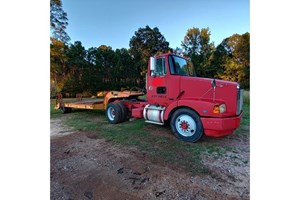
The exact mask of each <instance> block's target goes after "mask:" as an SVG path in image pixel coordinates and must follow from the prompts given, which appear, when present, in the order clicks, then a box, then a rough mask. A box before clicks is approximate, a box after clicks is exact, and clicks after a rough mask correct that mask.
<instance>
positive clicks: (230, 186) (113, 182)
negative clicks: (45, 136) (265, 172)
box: [50, 119, 250, 200]
mask: <svg viewBox="0 0 300 200" xmlns="http://www.w3.org/2000/svg"><path fill="white" fill-rule="evenodd" d="M246 129H247V128H246ZM245 131H249V130H245ZM248 139H249V138H248ZM228 145H237V146H238V147H239V148H238V149H239V152H232V153H228V155H224V156H222V157H221V158H218V159H216V158H214V157H212V156H207V157H204V158H203V159H204V160H205V164H206V165H207V167H209V169H210V173H207V174H203V175H197V176H193V175H191V174H190V173H189V172H186V171H184V170H182V168H179V167H177V166H168V164H167V163H165V162H164V161H163V160H161V159H159V158H157V159H153V158H151V159H150V157H149V156H148V155H147V152H140V151H138V150H137V149H135V148H129V147H124V146H119V145H116V144H113V143H112V142H111V141H108V140H105V139H103V138H98V136H97V135H96V134H95V133H92V132H74V131H72V129H70V128H68V127H65V126H63V123H61V122H60V120H57V119H56V120H52V119H51V174H50V176H51V199H74V200H75V199H80V200H81V199H94V200H96V199H118V200H119V199H249V196H250V195H249V191H250V188H249V184H250V183H249V182H250V181H249V140H247V138H246V140H245V139H244V138H240V139H239V138H237V139H235V140H234V141H233V140H230V139H228ZM178 165H180V163H178Z"/></svg>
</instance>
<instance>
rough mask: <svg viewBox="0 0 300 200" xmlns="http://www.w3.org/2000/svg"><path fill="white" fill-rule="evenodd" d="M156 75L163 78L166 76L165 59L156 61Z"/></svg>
mask: <svg viewBox="0 0 300 200" xmlns="http://www.w3.org/2000/svg"><path fill="white" fill-rule="evenodd" d="M155 73H156V74H157V75H158V76H163V75H165V74H166V62H165V58H158V59H156V63H155Z"/></svg>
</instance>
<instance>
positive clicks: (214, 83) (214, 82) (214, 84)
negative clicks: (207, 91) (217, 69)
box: [211, 79, 217, 89]
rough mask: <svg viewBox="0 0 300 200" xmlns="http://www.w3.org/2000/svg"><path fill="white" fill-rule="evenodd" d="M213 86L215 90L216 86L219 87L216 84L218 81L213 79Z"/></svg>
mask: <svg viewBox="0 0 300 200" xmlns="http://www.w3.org/2000/svg"><path fill="white" fill-rule="evenodd" d="M211 86H212V87H213V88H214V89H215V88H216V86H217V84H216V79H213V80H212V81H211Z"/></svg>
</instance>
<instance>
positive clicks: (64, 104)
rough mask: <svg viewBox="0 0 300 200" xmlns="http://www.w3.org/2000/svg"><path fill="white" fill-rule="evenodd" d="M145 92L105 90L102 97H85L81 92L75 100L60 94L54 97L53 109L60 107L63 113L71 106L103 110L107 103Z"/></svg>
mask: <svg viewBox="0 0 300 200" xmlns="http://www.w3.org/2000/svg"><path fill="white" fill-rule="evenodd" d="M144 94H145V93H143V92H139V91H110V92H107V93H106V94H105V96H104V98H103V99H95V100H93V99H92V100H91V99H86V100H84V99H83V98H82V95H81V94H77V95H76V101H64V100H63V97H62V94H58V95H57V97H56V104H55V109H60V110H61V111H62V112H63V113H67V112H70V111H71V109H72V108H78V109H90V110H105V109H106V107H107V105H108V103H109V102H111V101H115V100H118V99H120V100H121V99H132V98H137V97H138V96H142V95H144Z"/></svg>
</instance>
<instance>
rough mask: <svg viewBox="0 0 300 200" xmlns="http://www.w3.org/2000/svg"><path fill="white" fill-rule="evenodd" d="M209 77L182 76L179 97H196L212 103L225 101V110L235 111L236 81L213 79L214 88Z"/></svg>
mask: <svg viewBox="0 0 300 200" xmlns="http://www.w3.org/2000/svg"><path fill="white" fill-rule="evenodd" d="M213 80H214V79H210V78H200V77H188V76H182V77H181V81H180V89H181V91H184V92H183V95H182V96H181V98H185V99H197V100H203V101H209V102H214V103H225V104H226V108H227V111H228V112H230V113H236V107H237V93H238V90H237V87H238V83H236V82H231V81H224V80H219V79H215V82H216V88H215V89H214V88H213V86H212V81H213Z"/></svg>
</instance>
